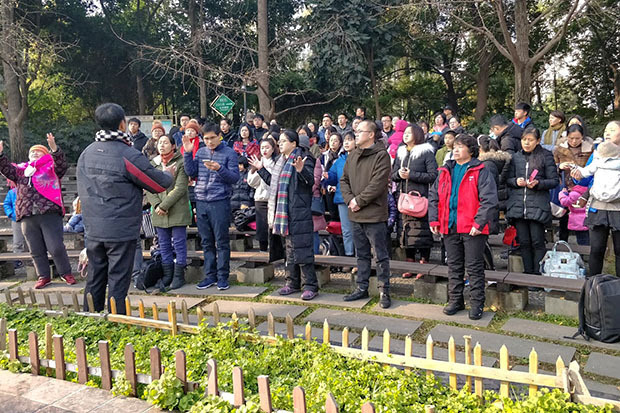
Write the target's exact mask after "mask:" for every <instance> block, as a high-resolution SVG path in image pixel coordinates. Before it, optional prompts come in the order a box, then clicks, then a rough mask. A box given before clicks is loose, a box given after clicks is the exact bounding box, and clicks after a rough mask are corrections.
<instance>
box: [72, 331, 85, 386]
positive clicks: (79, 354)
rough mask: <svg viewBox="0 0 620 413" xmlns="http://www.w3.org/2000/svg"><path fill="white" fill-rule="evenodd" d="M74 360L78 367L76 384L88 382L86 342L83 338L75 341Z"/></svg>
mask: <svg viewBox="0 0 620 413" xmlns="http://www.w3.org/2000/svg"><path fill="white" fill-rule="evenodd" d="M75 358H76V361H77V365H78V382H79V383H80V384H86V382H87V381H88V356H87V354H86V341H85V340H84V338H83V337H80V338H78V339H77V340H75Z"/></svg>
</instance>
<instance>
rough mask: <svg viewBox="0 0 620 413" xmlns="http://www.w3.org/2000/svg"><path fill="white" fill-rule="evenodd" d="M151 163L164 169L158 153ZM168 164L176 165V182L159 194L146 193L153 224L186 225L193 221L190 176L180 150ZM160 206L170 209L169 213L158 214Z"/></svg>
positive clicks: (158, 225)
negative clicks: (157, 210) (189, 189)
mask: <svg viewBox="0 0 620 413" xmlns="http://www.w3.org/2000/svg"><path fill="white" fill-rule="evenodd" d="M151 165H153V166H154V167H155V168H157V169H159V170H163V165H162V163H161V157H160V156H159V155H158V156H156V157H155V158H153V160H152V161H151ZM168 165H175V166H176V172H175V173H174V184H173V185H171V186H170V188H168V189H167V190H166V191H164V192H160V193H158V194H151V193H150V192H147V193H146V197H147V199H148V201H149V203H150V204H151V205H152V211H153V214H152V218H153V226H154V227H160V228H172V227H185V226H187V225H189V224H191V222H192V215H191V211H190V206H189V192H188V189H187V184H188V182H189V181H188V178H187V174H186V173H185V169H184V167H183V155H181V153H180V152H177V153H175V154H174V156H173V157H172V159H171V160H170V162H169V163H168ZM157 207H159V208H160V209H163V210H164V211H168V214H167V215H157V213H156V212H155V208H157Z"/></svg>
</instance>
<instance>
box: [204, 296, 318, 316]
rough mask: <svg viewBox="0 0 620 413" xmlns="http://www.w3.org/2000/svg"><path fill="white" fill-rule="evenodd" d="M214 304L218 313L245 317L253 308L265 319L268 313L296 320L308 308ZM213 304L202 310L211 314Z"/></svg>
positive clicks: (241, 302) (236, 303) (246, 303)
mask: <svg viewBox="0 0 620 413" xmlns="http://www.w3.org/2000/svg"><path fill="white" fill-rule="evenodd" d="M215 303H217V305H218V307H219V309H220V313H222V314H232V313H235V312H236V313H237V315H238V316H239V317H247V316H248V310H249V309H250V308H253V309H254V313H255V314H256V315H257V316H259V317H267V315H268V314H269V313H272V314H273V316H274V317H275V318H286V316H287V314H290V315H291V317H293V318H296V317H297V316H299V315H300V314H301V313H303V312H304V311H306V310H307V308H308V307H305V306H301V305H291V304H272V303H257V302H253V301H228V300H217V301H215ZM213 304H214V303H210V304H208V305H206V306H204V307H203V310H204V311H206V312H207V313H211V312H213Z"/></svg>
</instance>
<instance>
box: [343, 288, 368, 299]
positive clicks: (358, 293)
mask: <svg viewBox="0 0 620 413" xmlns="http://www.w3.org/2000/svg"><path fill="white" fill-rule="evenodd" d="M362 298H368V290H362V289H361V288H359V287H357V288H356V289H355V291H353V292H352V293H351V294H348V295H345V296H344V298H343V299H344V301H355V300H361V299H362Z"/></svg>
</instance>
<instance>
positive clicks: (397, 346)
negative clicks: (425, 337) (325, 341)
mask: <svg viewBox="0 0 620 413" xmlns="http://www.w3.org/2000/svg"><path fill="white" fill-rule="evenodd" d="M368 348H369V349H370V350H374V351H383V336H381V335H376V336H374V337H373V338H372V339H371V340H370V342H369V343H368ZM390 353H391V354H401V355H402V354H405V340H400V339H391V340H390ZM413 355H414V357H422V358H425V357H426V346H424V345H423V344H419V343H413ZM472 356H473V355H472ZM433 359H434V360H441V361H448V349H445V348H440V347H437V348H435V349H434V350H433ZM456 361H457V363H465V352H463V351H457V352H456ZM495 363H497V359H496V358H494V357H488V356H482V365H483V366H486V367H493V366H495Z"/></svg>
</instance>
